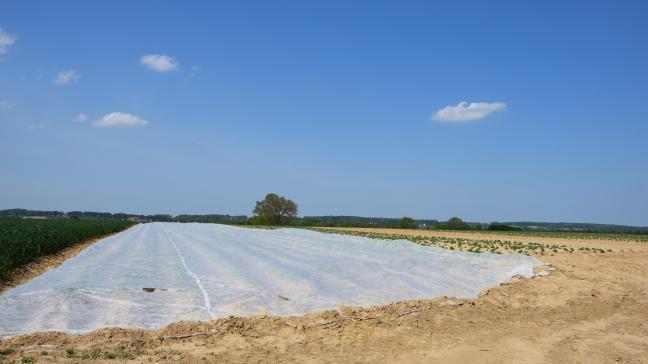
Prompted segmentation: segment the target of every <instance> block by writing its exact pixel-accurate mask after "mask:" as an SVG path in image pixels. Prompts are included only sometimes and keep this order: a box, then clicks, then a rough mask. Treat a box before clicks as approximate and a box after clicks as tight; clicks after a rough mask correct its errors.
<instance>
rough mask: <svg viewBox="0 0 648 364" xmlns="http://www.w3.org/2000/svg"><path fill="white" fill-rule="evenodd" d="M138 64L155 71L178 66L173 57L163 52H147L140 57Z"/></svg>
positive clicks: (172, 68) (167, 69)
mask: <svg viewBox="0 0 648 364" xmlns="http://www.w3.org/2000/svg"><path fill="white" fill-rule="evenodd" d="M140 64H142V65H143V66H146V67H148V68H149V69H151V70H153V71H157V72H168V71H173V70H175V69H176V68H178V62H177V61H176V60H175V59H173V57H170V56H167V55H164V54H147V55H144V56H142V58H140Z"/></svg>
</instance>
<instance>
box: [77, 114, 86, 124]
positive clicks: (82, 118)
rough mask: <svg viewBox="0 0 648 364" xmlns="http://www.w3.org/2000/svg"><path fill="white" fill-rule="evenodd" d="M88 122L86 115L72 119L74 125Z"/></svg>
mask: <svg viewBox="0 0 648 364" xmlns="http://www.w3.org/2000/svg"><path fill="white" fill-rule="evenodd" d="M86 121H88V115H86V114H84V113H81V114H79V115H77V116H76V117H75V118H74V122H75V123H85V122H86Z"/></svg>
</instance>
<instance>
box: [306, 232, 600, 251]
mask: <svg viewBox="0 0 648 364" xmlns="http://www.w3.org/2000/svg"><path fill="white" fill-rule="evenodd" d="M311 230H315V231H319V232H322V233H330V234H342V235H354V236H363V237H367V238H372V239H381V240H409V241H412V242H414V243H417V244H420V245H433V246H438V247H440V248H445V249H450V250H462V251H467V252H471V253H496V254H501V253H502V252H516V253H520V254H527V255H530V254H538V255H544V254H545V253H558V252H565V253H573V252H574V251H575V250H578V251H588V252H592V253H606V252H608V253H609V252H611V251H612V250H607V251H606V250H604V249H600V248H589V247H587V248H578V249H574V248H571V247H567V246H566V245H562V244H541V243H533V242H531V243H522V242H517V241H510V240H481V239H464V238H448V237H430V236H428V237H425V236H413V235H405V234H385V233H375V232H365V231H351V230H337V229H318V228H311Z"/></svg>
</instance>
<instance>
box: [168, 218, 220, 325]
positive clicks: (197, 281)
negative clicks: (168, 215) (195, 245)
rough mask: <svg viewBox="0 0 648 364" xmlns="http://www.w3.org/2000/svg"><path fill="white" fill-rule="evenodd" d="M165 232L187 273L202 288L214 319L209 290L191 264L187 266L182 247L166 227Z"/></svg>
mask: <svg viewBox="0 0 648 364" xmlns="http://www.w3.org/2000/svg"><path fill="white" fill-rule="evenodd" d="M164 233H165V234H166V236H167V239H169V242H170V243H171V245H172V246H173V249H175V252H176V254H178V258H180V263H182V266H183V267H184V269H185V270H186V271H187V274H189V276H191V278H193V280H194V281H195V282H196V285H197V286H198V289H200V292H201V293H202V296H203V302H204V304H205V310H207V313H208V314H209V317H211V318H212V320H213V319H215V318H216V315H215V314H214V312H213V311H212V306H211V302H209V294H207V291H206V290H205V287H204V286H203V284H202V282H201V281H200V278H198V276H197V275H195V274H194V272H192V271H191V269H189V266H187V262H186V261H185V259H184V257H183V256H182V253H180V249H178V246H177V245H176V243H175V242H174V241H173V239H172V238H171V236H170V235H169V232H168V231H167V230H166V229H164Z"/></svg>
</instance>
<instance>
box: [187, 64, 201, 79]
mask: <svg viewBox="0 0 648 364" xmlns="http://www.w3.org/2000/svg"><path fill="white" fill-rule="evenodd" d="M200 71H202V67H201V66H196V65H193V66H191V72H190V73H189V76H188V78H194V77H196V75H198V73H200Z"/></svg>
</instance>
